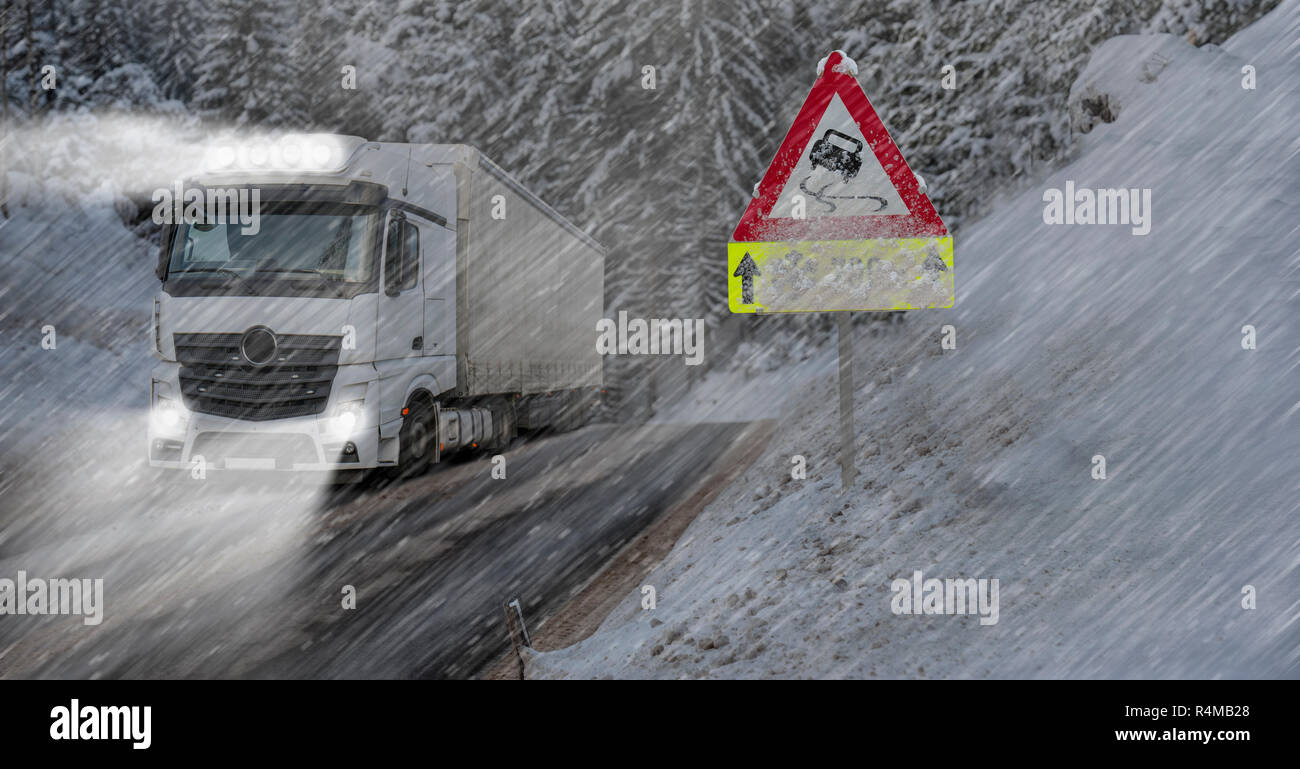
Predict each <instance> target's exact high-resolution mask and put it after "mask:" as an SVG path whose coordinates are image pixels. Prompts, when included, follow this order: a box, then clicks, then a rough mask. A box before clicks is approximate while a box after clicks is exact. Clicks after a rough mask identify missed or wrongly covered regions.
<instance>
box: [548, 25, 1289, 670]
mask: <svg viewBox="0 0 1300 769" xmlns="http://www.w3.org/2000/svg"><path fill="white" fill-rule="evenodd" d="M1298 25H1300V0H1286V2H1284V3H1282V4H1281V5H1280V6H1279V7H1278V8H1277V9H1276V10H1275V11H1273V12H1272V13H1271V14H1269V15H1268V16H1267V17H1265V18H1264V19H1262V20H1260V21H1259V22H1256V23H1255V24H1254V25H1253V26H1251V27H1250V28H1248V29H1246V30H1244V31H1243V32H1241V33H1240V34H1238V35H1237V36H1236V37H1234V38H1233V39H1232V40H1230V41H1229V42H1227V43H1226V44H1225V45H1224V46H1223V47H1222V48H1218V47H1215V46H1205V47H1202V48H1195V47H1193V46H1191V45H1189V44H1187V43H1186V41H1184V40H1182V39H1181V38H1175V37H1167V36H1153V37H1134V36H1126V37H1120V38H1116V39H1114V40H1111V41H1109V42H1108V43H1106V44H1105V45H1103V46H1102V47H1101V48H1100V49H1099V50H1098V51H1097V52H1096V53H1095V54H1094V55H1093V58H1092V63H1091V64H1090V65H1089V67H1088V68H1087V70H1086V71H1085V72H1084V73H1083V74H1082V75H1081V77H1080V78H1079V83H1078V84H1077V85H1076V88H1075V92H1074V98H1075V99H1080V98H1085V96H1086V97H1088V98H1096V97H1097V96H1098V95H1099V94H1110V95H1112V96H1113V102H1114V105H1115V110H1114V111H1113V117H1114V122H1110V123H1104V122H1101V123H1098V124H1097V125H1095V126H1094V127H1092V130H1091V131H1090V132H1089V133H1088V134H1086V135H1084V136H1082V137H1080V141H1081V143H1082V146H1081V152H1080V155H1079V157H1078V159H1077V161H1075V162H1074V163H1072V164H1071V165H1069V166H1068V167H1066V168H1064V169H1062V170H1060V171H1059V172H1057V173H1054V174H1052V175H1051V176H1049V177H1048V178H1046V179H1043V180H1042V181H1041V183H1040V184H1039V185H1037V186H1035V187H1033V188H1031V189H1029V190H1028V191H1026V192H1025V193H1024V194H1023V195H1021V196H1020V197H1018V198H1016V199H1015V200H1013V201H1011V202H1010V203H1009V204H1008V205H1006V206H1004V207H1002V208H1000V209H999V210H998V211H996V213H994V214H993V215H992V216H990V217H988V218H987V219H985V220H983V221H981V222H979V223H977V224H975V225H973V226H971V227H970V228H969V229H968V230H967V231H966V233H965V234H964V236H963V237H961V238H960V239H959V241H958V243H957V264H958V272H959V281H958V298H957V305H956V307H955V308H954V309H952V310H949V311H933V312H915V313H909V315H908V317H907V321H906V323H904V324H902V326H901V327H900V329H899V330H898V331H896V332H894V333H893V334H891V335H888V336H884V337H879V338H871V339H868V338H865V336H864V335H861V336H860V337H859V338H858V339H857V340H856V341H857V346H856V355H857V356H858V357H857V360H858V373H857V383H858V385H859V387H858V390H857V395H856V397H857V413H856V414H855V419H856V425H857V431H858V436H859V437H858V449H859V450H858V455H857V465H858V467H859V469H860V470H861V471H862V475H861V476H860V477H859V479H858V482H857V488H855V489H854V490H853V491H852V492H851V493H850V494H847V495H843V496H842V495H840V494H839V484H840V481H839V472H838V469H837V467H836V465H835V441H836V434H837V433H836V431H837V422H836V414H835V410H834V406H833V404H834V403H835V381H834V374H833V372H825V373H822V374H821V375H819V376H818V377H816V378H814V379H813V380H812V384H810V385H804V389H803V397H802V398H798V399H794V400H791V401H788V404H789V405H790V406H791V408H789V409H788V410H787V411H786V413H784V414H783V415H782V426H781V428H780V429H778V430H777V432H776V437H774V438H773V441H772V444H771V446H770V447H769V450H768V451H767V453H766V454H765V456H764V457H763V458H762V459H761V460H760V461H759V462H757V463H756V464H755V465H754V466H753V467H752V468H750V470H749V471H747V472H746V473H745V474H744V475H743V476H742V477H741V478H740V479H739V480H738V481H737V482H736V483H735V484H734V485H733V486H732V487H731V488H729V489H727V490H726V491H725V492H723V494H722V495H721V496H720V497H719V499H718V500H717V501H716V502H715V503H714V504H713V505H712V506H711V507H710V508H708V509H707V510H706V511H705V512H704V513H702V514H701V515H700V517H699V518H698V519H697V520H696V521H695V523H694V524H693V525H692V526H691V528H690V529H689V530H688V531H687V532H686V534H685V535H684V536H683V538H682V541H680V542H679V543H678V545H677V547H676V548H675V549H674V550H673V552H672V553H671V554H670V555H669V557H668V558H667V559H666V560H665V561H664V562H663V563H662V564H661V565H660V566H659V567H658V568H656V569H655V570H654V571H653V573H651V574H650V575H648V576H647V578H646V579H645V583H646V584H650V585H654V586H655V588H656V590H657V607H656V608H654V609H653V610H649V611H646V610H643V609H642V608H641V596H640V594H639V593H638V594H633V595H629V596H628V597H627V598H626V599H625V600H624V601H623V603H622V604H621V605H620V606H619V608H618V609H616V610H615V611H614V612H613V614H612V615H611V616H610V617H609V618H608V619H607V620H606V621H605V623H604V625H603V626H602V627H601V629H600V630H599V631H598V632H597V633H596V635H594V636H592V637H591V638H589V639H587V640H586V641H584V642H582V643H579V644H577V645H575V646H572V647H569V648H566V649H562V650H559V651H554V652H550V653H544V654H538V655H535V656H534V657H533V659H532V664H531V668H530V670H531V674H532V675H534V676H539V677H547V676H575V677H600V676H618V677H622V676H664V677H677V676H691V677H693V676H718V677H722V676H726V677H733V676H738V677H754V676H789V677H795V676H798V677H836V676H861V677H871V676H881V677H921V676H924V677H985V676H994V677H1000V676H1016V677H1020V676H1030V677H1113V676H1121V677H1182V676H1197V677H1219V676H1223V677H1278V676H1285V677H1297V676H1300V622H1298V621H1297V620H1298V619H1300V503H1298V502H1297V499H1298V497H1297V490H1298V488H1300V482H1298V481H1297V478H1300V430H1298V429H1297V428H1298V427H1300V424H1298V423H1300V320H1298V319H1297V317H1296V316H1297V314H1298V313H1300V259H1298V257H1297V245H1296V243H1297V235H1298V234H1300V233H1298V232H1297V222H1300V160H1298V156H1300V140H1298V139H1297V136H1298V134H1297V132H1296V125H1297V118H1300V93H1297V90H1300V89H1298V86H1297V84H1298V83H1300V62H1298V61H1297V53H1298V49H1297V43H1296V36H1295V30H1296V29H1297V27H1298ZM1157 54H1158V58H1157ZM1245 65H1251V66H1253V67H1254V68H1255V70H1256V77H1257V84H1258V87H1257V88H1256V89H1255V90H1247V89H1243V88H1242V78H1243V73H1242V67H1243V66H1245ZM1067 180H1069V181H1072V182H1073V183H1074V184H1075V186H1076V187H1088V188H1110V187H1125V188H1139V189H1140V188H1149V189H1150V190H1151V195H1152V207H1153V210H1152V214H1153V223H1152V227H1151V231H1150V234H1148V235H1145V236H1137V235H1134V234H1132V232H1131V229H1130V227H1127V226H1120V225H1074V226H1070V225H1057V226H1051V225H1046V224H1044V218H1043V210H1044V202H1043V192H1044V190H1046V189H1048V188H1057V189H1063V188H1064V187H1065V184H1066V182H1067ZM944 324H952V325H953V326H954V327H955V329H956V335H957V349H955V350H948V351H945V350H942V349H941V347H940V327H941V326H942V325H944ZM1245 325H1251V326H1254V327H1255V329H1256V332H1257V343H1258V349H1255V350H1247V349H1243V345H1242V340H1243V333H1242V328H1243V326H1245ZM827 343H828V345H829V344H832V343H833V339H828V340H827ZM801 375H802V374H801ZM796 454H801V455H805V456H806V457H807V459H808V466H809V474H808V479H807V480H806V481H799V480H791V479H790V468H791V456H792V455H796ZM1097 454H1101V455H1104V456H1105V459H1106V462H1107V478H1106V479H1105V480H1096V479H1094V478H1093V477H1092V469H1093V467H1094V465H1093V462H1092V458H1093V457H1094V455H1097ZM917 570H920V571H922V572H924V574H925V576H926V577H927V578H930V577H936V578H960V577H974V578H989V579H998V580H999V581H1000V612H999V614H1000V617H999V621H998V623H997V624H994V625H987V626H982V625H981V624H979V622H978V621H977V620H976V619H975V618H974V617H970V616H943V615H938V616H934V615H929V616H908V615H896V614H894V613H893V612H892V611H891V608H890V599H891V597H892V595H893V594H892V593H891V590H890V585H891V582H892V580H894V579H895V578H904V579H906V578H910V577H911V576H912V573H913V572H914V571H917ZM1246 586H1251V587H1253V589H1254V591H1255V596H1256V608H1254V609H1246V608H1243V598H1244V597H1245V596H1244V595H1243V592H1242V591H1243V589H1244V588H1246Z"/></svg>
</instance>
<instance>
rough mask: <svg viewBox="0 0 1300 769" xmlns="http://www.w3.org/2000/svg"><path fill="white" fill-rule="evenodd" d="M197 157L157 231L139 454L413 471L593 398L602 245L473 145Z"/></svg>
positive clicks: (224, 147) (234, 149) (220, 463)
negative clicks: (143, 445) (149, 364)
mask: <svg viewBox="0 0 1300 769" xmlns="http://www.w3.org/2000/svg"><path fill="white" fill-rule="evenodd" d="M202 154H203V157H204V164H203V169H202V170H201V171H197V172H196V173H193V174H191V175H189V176H187V177H186V178H184V179H183V180H181V181H180V182H178V184H177V190H176V192H177V200H176V206H175V213H174V215H170V214H169V215H165V217H164V222H165V224H164V227H163V230H162V235H161V238H160V241H161V246H160V249H159V256H158V264H157V269H156V275H157V277H158V279H159V280H160V282H161V285H160V290H159V292H158V294H157V295H156V297H155V299H154V305H153V324H152V330H153V354H154V357H155V358H156V359H157V363H156V364H155V365H154V366H153V369H152V373H151V378H150V417H149V426H148V446H149V463H150V465H151V466H153V467H157V468H171V469H186V468H190V469H192V468H194V467H195V466H197V465H199V464H201V465H202V466H203V467H204V468H205V469H213V470H219V471H221V470H273V471H331V473H332V474H333V475H335V477H338V476H339V475H340V474H343V475H358V473H349V472H347V471H359V474H360V475H362V476H364V475H366V474H369V472H370V471H375V470H382V469H387V470H388V473H389V474H397V475H403V474H413V473H418V472H420V471H422V470H424V469H425V468H427V467H428V466H429V464H431V463H434V462H438V461H439V460H441V459H442V458H443V457H444V456H445V455H448V454H450V453H451V452H455V451H459V450H466V449H493V448H499V447H503V446H505V445H507V444H508V443H509V442H510V440H511V439H512V438H513V437H514V436H515V435H516V434H517V432H518V431H519V430H535V429H541V428H547V427H551V428H557V429H564V428H571V427H573V426H576V425H577V424H580V423H581V422H582V421H583V419H584V418H585V415H587V414H589V413H590V410H591V408H592V407H593V405H594V404H595V403H596V402H598V400H599V397H600V395H599V393H600V392H601V388H602V384H603V367H602V360H601V356H600V355H599V353H598V351H597V348H596V346H595V344H594V338H595V329H596V328H597V322H598V321H599V320H600V318H601V316H602V315H603V311H604V260H605V250H604V249H603V248H602V247H601V245H600V244H599V243H597V242H596V241H595V240H593V239H592V238H591V237H590V236H589V235H588V234H587V233H585V232H584V231H583V230H581V229H579V228H578V227H577V226H576V225H574V224H573V223H571V222H570V221H568V220H567V219H565V218H564V217H562V216H560V215H559V214H558V213H556V212H555V211H554V210H553V209H552V208H551V207H550V206H548V205H547V204H546V203H544V202H543V201H542V200H540V199H539V198H538V197H537V196H535V195H533V194H532V193H530V192H529V191H528V190H527V189H525V188H524V187H523V185H521V184H520V183H519V182H517V181H516V180H515V179H514V178H512V177H511V176H510V175H509V174H507V173H506V172H505V171H503V170H502V169H501V168H500V167H498V166H497V165H496V164H495V163H493V162H492V161H491V160H489V159H488V158H487V157H485V156H484V155H483V154H482V153H481V152H479V151H477V150H475V149H474V148H472V147H470V146H467V145H463V144H403V143H388V142H372V141H366V140H365V139H362V138H360V137H355V136H337V135H293V136H284V137H280V138H278V139H274V140H273V139H259V140H255V141H251V142H248V143H239V142H226V143H217V144H214V146H213V147H210V148H208V150H207V151H206V152H204V153H202ZM155 199H156V200H157V199H158V198H157V197H155ZM245 208H246V209H249V210H245ZM236 209H237V210H238V211H239V215H238V216H237V215H236V214H235V211H236Z"/></svg>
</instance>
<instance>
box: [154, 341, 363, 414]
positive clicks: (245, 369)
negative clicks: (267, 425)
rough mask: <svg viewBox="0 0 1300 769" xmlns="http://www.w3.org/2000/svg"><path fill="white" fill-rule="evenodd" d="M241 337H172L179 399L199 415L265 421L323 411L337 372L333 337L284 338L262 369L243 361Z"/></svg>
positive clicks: (337, 359) (337, 348) (336, 348)
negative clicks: (270, 359)
mask: <svg viewBox="0 0 1300 769" xmlns="http://www.w3.org/2000/svg"><path fill="white" fill-rule="evenodd" d="M242 338H243V335H242V334H176V335H175V336H174V338H173V339H174V341H175V343H176V359H177V360H178V361H180V364H181V370H180V379H181V397H182V398H183V400H184V402H185V407H186V408H188V409H190V410H191V411H196V412H199V413H201V414H213V415H216V416H222V417H230V418H233V419H247V420H252V421H263V420H267V419H285V418H288V417H301V416H309V415H311V414H319V413H321V412H322V411H324V410H325V404H326V402H327V401H329V396H330V387H331V386H332V385H333V383H334V374H335V373H336V372H337V371H338V362H339V343H340V340H341V337H337V336H309V335H304V334H282V335H278V336H277V337H276V341H277V342H278V345H277V347H276V352H275V359H274V360H272V361H271V362H270V363H268V364H267V365H265V366H253V365H250V364H249V363H248V361H246V360H244V356H243V355H242V354H241V353H240V350H239V345H240V341H241V339H242Z"/></svg>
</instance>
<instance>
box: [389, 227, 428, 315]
mask: <svg viewBox="0 0 1300 769" xmlns="http://www.w3.org/2000/svg"><path fill="white" fill-rule="evenodd" d="M419 281H420V230H419V229H418V228H416V226H415V224H414V223H412V222H410V221H408V220H407V219H406V217H404V216H403V217H394V218H393V219H390V220H389V222H388V233H387V241H386V242H385V244H384V287H385V291H386V293H388V295H389V296H396V295H397V294H398V293H400V292H402V291H406V290H407V289H411V288H415V286H416V284H417V283H419Z"/></svg>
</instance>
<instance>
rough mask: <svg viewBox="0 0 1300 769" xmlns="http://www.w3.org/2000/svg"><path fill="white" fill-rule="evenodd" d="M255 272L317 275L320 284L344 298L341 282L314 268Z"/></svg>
mask: <svg viewBox="0 0 1300 769" xmlns="http://www.w3.org/2000/svg"><path fill="white" fill-rule="evenodd" d="M253 272H255V273H256V272H269V273H292V274H298V275H315V276H316V277H317V279H319V281H320V283H321V285H322V286H325V287H326V288H329V289H330V290H331V291H333V292H334V293H335V294H336V295H337V296H343V290H342V288H341V287H340V286H339V285H338V283H339V281H337V280H334V279H333V278H331V277H329V276H328V275H326V274H325V273H323V272H321V271H320V270H317V269H314V268H312V267H269V268H264V269H258V270H253Z"/></svg>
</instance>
